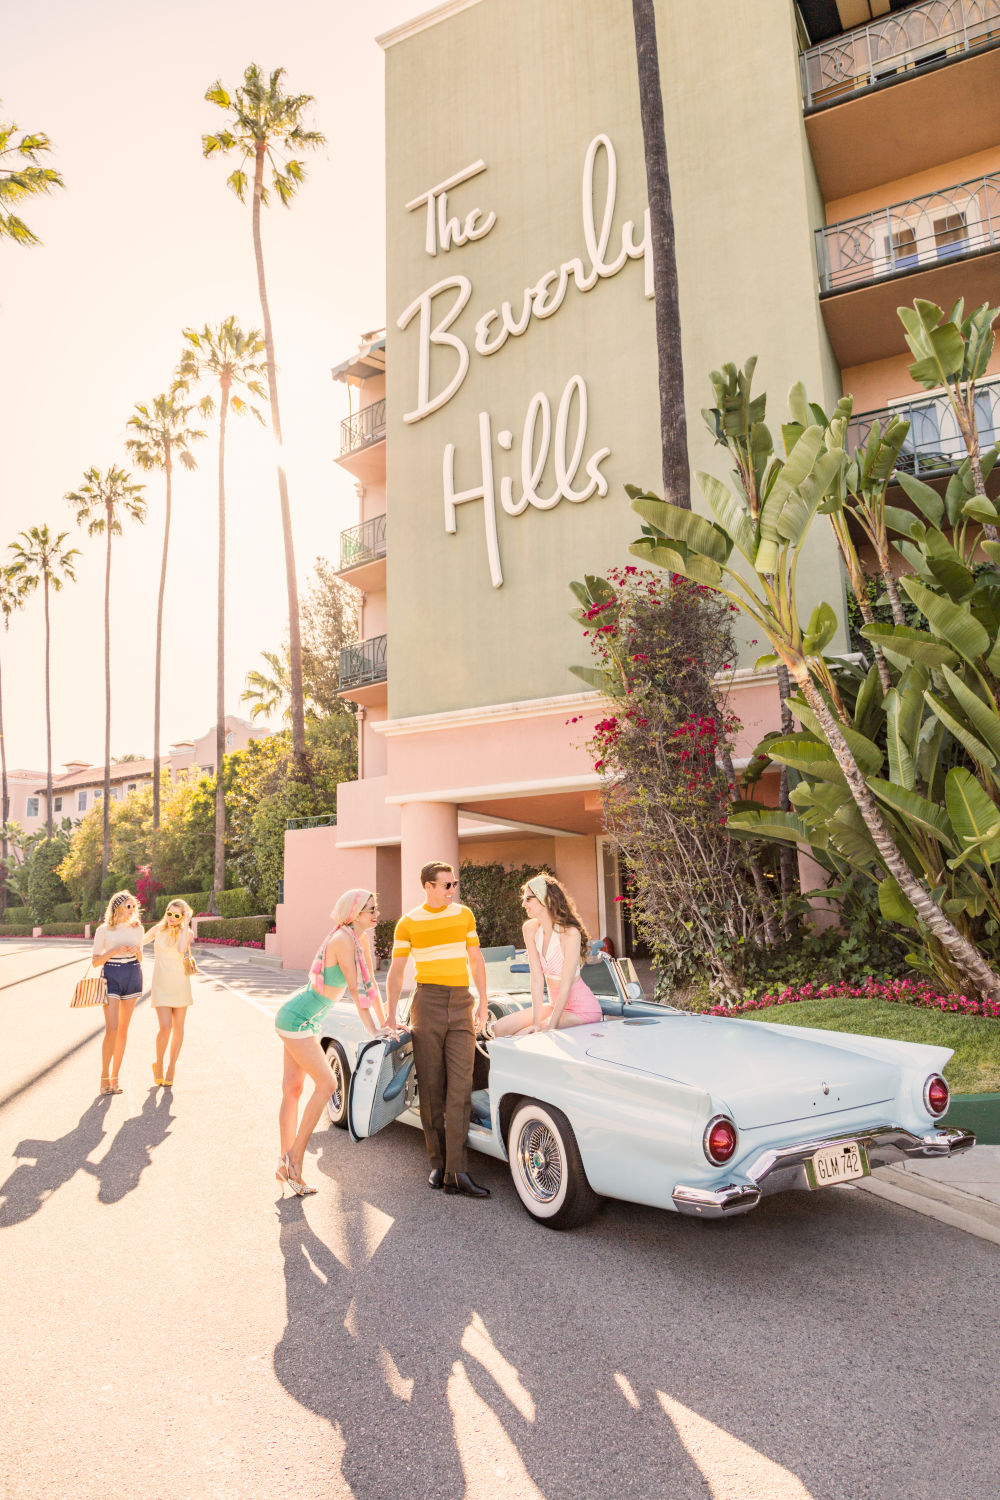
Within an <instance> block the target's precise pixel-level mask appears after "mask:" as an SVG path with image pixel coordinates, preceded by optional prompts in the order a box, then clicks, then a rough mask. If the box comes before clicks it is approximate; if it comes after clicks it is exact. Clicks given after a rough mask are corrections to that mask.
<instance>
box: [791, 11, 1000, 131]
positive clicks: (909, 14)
mask: <svg viewBox="0 0 1000 1500" xmlns="http://www.w3.org/2000/svg"><path fill="white" fill-rule="evenodd" d="M998 42H1000V0H926V3H925V4H924V5H913V6H910V7H909V8H908V9H906V10H902V11H897V12H895V14H893V15H889V16H886V17H884V19H883V20H881V21H873V22H872V23H871V24H870V25H868V26H858V27H856V28H855V29H854V30H853V31H848V32H846V33H845V34H844V35H843V36H838V37H833V38H831V39H830V40H829V41H826V42H821V43H820V44H819V46H818V47H810V49H809V51H808V52H803V54H802V56H801V58H800V66H801V70H802V96H803V99H804V101H805V107H806V109H807V110H810V109H818V108H820V107H822V106H823V105H824V104H830V103H834V102H837V101H839V100H841V99H843V98H845V97H847V96H849V95H852V94H857V93H859V92H860V91H861V90H863V89H871V88H877V87H878V86H879V85H880V84H886V83H893V82H897V81H899V80H900V79H902V78H906V77H907V76H908V75H910V74H913V73H915V72H916V71H918V70H919V69H924V68H933V67H938V66H940V64H942V63H944V62H953V61H955V60H956V59H957V58H960V57H962V56H964V55H965V54H967V53H970V52H974V51H979V50H980V49H981V48H984V47H995V46H996V45H997V43H998Z"/></svg>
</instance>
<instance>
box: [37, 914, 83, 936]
mask: <svg viewBox="0 0 1000 1500" xmlns="http://www.w3.org/2000/svg"><path fill="white" fill-rule="evenodd" d="M41 929H42V936H43V937H79V938H82V937H83V923H82V922H81V921H80V919H79V918H77V920H76V921H75V922H42V923H41Z"/></svg>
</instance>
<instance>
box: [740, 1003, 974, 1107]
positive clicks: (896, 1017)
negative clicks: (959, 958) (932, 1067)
mask: <svg viewBox="0 0 1000 1500" xmlns="http://www.w3.org/2000/svg"><path fill="white" fill-rule="evenodd" d="M743 1019H744V1020H746V1021H773V1022H777V1023H778V1024H780V1025H782V1026H818V1027H821V1028H822V1029H823V1030H824V1031H853V1032H857V1033H860V1034H861V1035H862V1036H887V1037H892V1038H894V1039H895V1040H896V1041H900V1042H928V1043H930V1044H931V1045H933V1046H936V1047H952V1048H954V1051H955V1056H954V1057H953V1058H952V1059H951V1061H950V1062H949V1063H948V1065H947V1067H946V1068H945V1070H944V1073H945V1077H946V1078H947V1080H948V1083H949V1084H950V1086H951V1090H952V1093H954V1094H988V1093H994V1092H997V1091H1000V1021H994V1020H990V1019H987V1018H986V1017H983V1016H958V1015H953V1014H946V1013H943V1012H942V1011H934V1010H925V1009H924V1008H923V1006H919V1005H888V1004H886V1002H885V1001H884V1000H800V1001H797V1002H796V1003H795V1004H793V1005H772V1006H769V1007H768V1009H767V1010H755V1011H751V1012H750V1013H749V1014H748V1015H746V1016H744V1017H743Z"/></svg>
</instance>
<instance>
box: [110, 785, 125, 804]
mask: <svg viewBox="0 0 1000 1500" xmlns="http://www.w3.org/2000/svg"><path fill="white" fill-rule="evenodd" d="M111 798H112V801H114V802H120V801H121V800H122V789H121V787H120V786H113V787H112V788H111Z"/></svg>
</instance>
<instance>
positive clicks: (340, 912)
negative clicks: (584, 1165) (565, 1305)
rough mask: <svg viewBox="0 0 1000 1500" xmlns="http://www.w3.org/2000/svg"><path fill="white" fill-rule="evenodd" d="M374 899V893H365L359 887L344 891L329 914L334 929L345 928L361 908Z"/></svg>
mask: <svg viewBox="0 0 1000 1500" xmlns="http://www.w3.org/2000/svg"><path fill="white" fill-rule="evenodd" d="M374 899H375V892H374V891H365V890H362V889H361V888H360V887H357V888H356V889H354V890H350V891H345V892H344V893H343V895H342V896H338V897H337V899H336V901H335V902H334V903H333V910H332V911H331V913H330V920H331V922H333V924H334V926H335V927H346V926H347V925H348V924H349V923H350V922H353V921H354V918H355V917H356V916H357V915H358V913H359V912H360V911H361V909H362V907H364V906H367V905H368V903H369V901H373V900H374Z"/></svg>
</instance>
